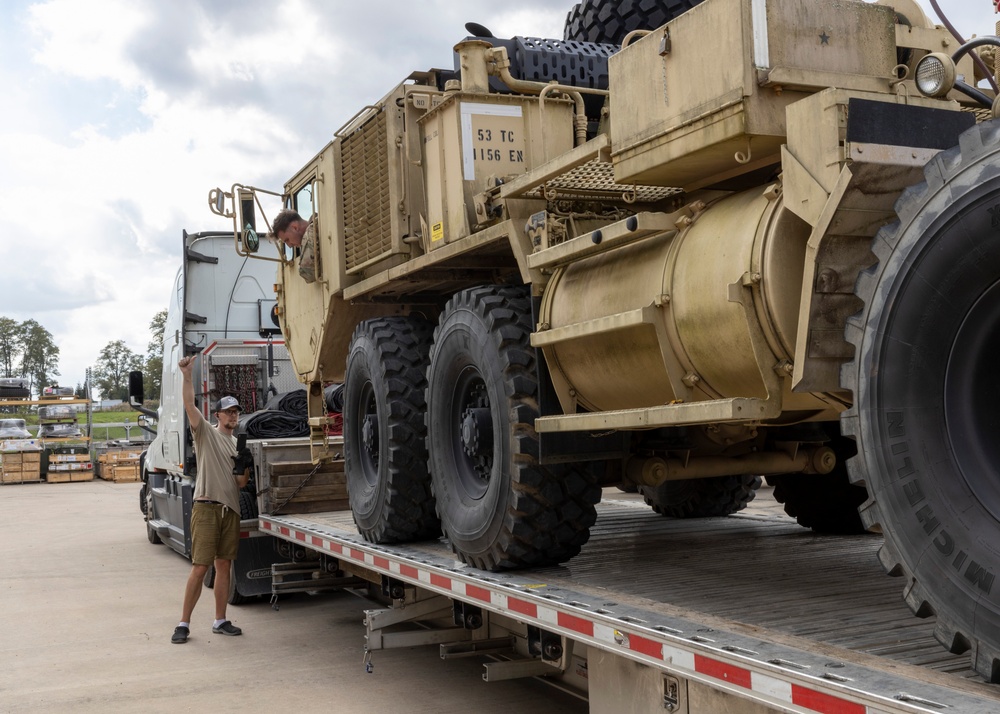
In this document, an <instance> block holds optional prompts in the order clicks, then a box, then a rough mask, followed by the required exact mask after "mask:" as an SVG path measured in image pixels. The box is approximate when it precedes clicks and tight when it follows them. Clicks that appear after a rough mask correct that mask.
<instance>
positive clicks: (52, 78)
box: [0, 0, 995, 386]
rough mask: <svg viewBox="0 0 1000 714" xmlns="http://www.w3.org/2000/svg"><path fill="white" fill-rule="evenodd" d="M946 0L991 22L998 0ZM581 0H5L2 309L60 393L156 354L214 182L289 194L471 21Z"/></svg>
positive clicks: (975, 21)
mask: <svg viewBox="0 0 1000 714" xmlns="http://www.w3.org/2000/svg"><path fill="white" fill-rule="evenodd" d="M920 2H921V5H922V6H923V7H924V8H925V9H927V10H928V11H929V12H932V11H930V4H929V2H928V0H920ZM940 4H941V6H942V9H943V10H944V11H945V12H947V13H949V17H950V18H951V19H952V21H953V23H954V24H956V25H957V26H958V29H959V30H960V31H962V32H963V33H965V34H966V35H971V34H979V35H983V34H989V33H990V32H992V31H993V28H994V21H995V15H994V14H993V9H992V4H991V0H940ZM571 5H572V2H570V1H569V0H505V1H504V2H502V3H497V2H487V1H486V0H461V1H459V0H422V1H420V2H410V1H405V2H404V1H403V0H363V1H361V2H358V1H352V2H345V1H344V0H241V1H240V2H236V1H235V0H49V1H47V2H29V1H26V0H0V86H2V87H3V88H4V107H3V108H2V110H0V236H2V237H0V266H2V267H0V271H2V272H0V274H2V275H3V276H4V278H3V280H2V282H0V296H2V297H0V300H2V302H0V316H5V317H10V318H13V319H15V320H19V321H21V320H26V319H29V318H33V319H35V320H37V321H38V322H39V323H41V324H42V325H43V326H44V327H46V328H47V329H48V330H49V331H50V332H51V333H52V334H53V336H54V337H55V341H56V344H58V345H59V347H60V349H61V358H60V371H61V378H60V382H61V383H62V384H64V385H69V386H72V385H75V384H76V383H77V382H81V381H82V380H83V375H84V371H85V369H86V367H87V366H89V365H92V364H93V363H94V362H95V361H96V360H97V357H98V354H99V352H100V350H101V348H102V347H103V346H104V345H105V344H107V343H108V342H109V341H112V340H117V339H121V340H124V341H125V342H126V343H127V344H128V345H129V346H130V347H131V348H132V349H133V350H135V351H136V352H140V353H141V352H144V351H145V348H146V344H147V342H148V341H149V332H148V326H149V321H150V319H151V318H152V317H153V315H154V314H155V313H156V312H157V311H159V310H161V309H163V308H164V307H166V304H167V298H168V294H169V291H170V288H171V285H172V283H173V279H174V275H175V273H176V272H177V268H178V266H179V260H180V247H181V230H182V229H187V230H189V231H198V230H225V229H227V228H228V227H229V224H228V222H227V221H225V220H223V219H221V218H218V217H216V216H213V215H212V214H211V213H210V212H209V210H208V206H207V193H208V190H209V189H210V188H212V187H215V186H223V187H229V186H231V185H232V184H234V183H237V182H238V183H244V184H250V185H256V186H261V187H268V188H274V189H280V187H281V186H282V184H283V183H284V181H285V179H287V178H289V177H290V176H291V175H292V174H293V173H294V172H295V171H296V170H297V169H298V168H299V167H300V166H302V165H303V164H304V163H305V162H306V161H307V160H308V159H309V158H310V157H311V156H313V155H314V154H315V153H316V151H318V150H319V149H320V148H321V147H322V146H323V145H324V144H325V143H326V142H327V141H329V139H330V138H331V137H332V134H333V132H334V131H335V130H336V129H337V128H338V127H340V126H341V125H342V124H343V123H344V122H345V121H346V120H347V119H348V118H350V117H351V116H352V115H353V114H354V113H355V111H357V110H358V109H359V108H360V107H362V106H364V105H365V104H368V103H371V102H374V101H376V100H378V99H379V98H380V97H381V96H382V95H383V94H385V92H387V91H388V90H389V89H390V88H391V87H392V86H394V85H395V84H397V83H398V82H400V81H402V80H403V78H405V77H406V75H408V74H409V73H410V72H411V71H413V70H423V69H429V68H431V67H450V66H451V63H452V57H451V47H452V46H453V45H454V43H455V42H456V41H457V40H459V39H461V38H462V37H463V36H464V35H465V34H466V33H465V31H464V28H463V26H464V24H465V22H467V21H470V20H471V21H476V22H479V23H481V24H484V25H486V26H487V27H489V28H490V29H492V30H493V32H494V34H496V35H497V36H511V35H533V36H546V37H561V36H562V28H563V24H564V21H565V17H566V12H567V10H568V9H569V8H570V7H571ZM932 17H933V14H932Z"/></svg>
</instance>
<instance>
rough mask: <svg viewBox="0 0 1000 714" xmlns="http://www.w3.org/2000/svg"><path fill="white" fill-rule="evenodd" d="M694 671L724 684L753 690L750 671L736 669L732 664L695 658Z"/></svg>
mask: <svg viewBox="0 0 1000 714" xmlns="http://www.w3.org/2000/svg"><path fill="white" fill-rule="evenodd" d="M694 671H695V672H701V673H702V674H707V675H709V676H710V677H715V678H716V679H721V680H722V681H723V682H729V683H730V684H737V685H739V686H741V687H746V688H747V689H751V688H752V687H751V682H750V670H749V669H743V668H742V667H734V666H733V665H731V664H726V663H725V662H720V661H719V660H717V659H711V658H709V657H705V656H703V655H699V654H696V655H695V656H694Z"/></svg>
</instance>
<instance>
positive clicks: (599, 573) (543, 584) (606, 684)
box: [260, 488, 1000, 714]
mask: <svg viewBox="0 0 1000 714" xmlns="http://www.w3.org/2000/svg"><path fill="white" fill-rule="evenodd" d="M762 491H763V492H762V493H761V494H759V495H758V498H757V501H756V502H755V503H754V504H751V508H749V509H748V510H747V511H745V512H743V513H740V514H736V515H733V516H729V517H727V518H715V519H698V520H675V519H668V518H664V517H662V516H660V515H658V514H656V513H654V512H652V511H651V510H650V509H649V508H647V507H646V506H645V505H644V504H643V503H642V502H641V499H638V497H634V496H630V495H626V494H623V493H619V492H617V491H615V490H614V489H610V490H606V491H605V496H606V497H605V500H604V501H603V502H602V503H601V504H600V505H599V516H598V520H597V524H596V527H595V528H594V530H593V532H592V535H591V538H590V541H589V542H588V543H587V545H586V546H585V547H584V549H583V552H582V553H581V555H580V556H579V557H577V558H574V559H573V560H572V561H571V562H570V563H568V564H567V565H565V566H559V567H548V568H536V569H532V570H525V571H514V572H505V573H491V572H486V571H481V570H477V569H475V568H471V567H469V566H467V565H465V564H463V563H461V561H459V560H458V559H457V558H456V557H455V556H454V555H453V554H452V553H451V550H450V548H449V547H448V544H447V543H446V542H445V541H444V540H443V539H442V540H438V541H427V542H422V543H416V544H408V545H374V544H371V543H368V542H366V541H364V540H363V539H362V538H361V537H360V536H359V535H358V534H357V531H356V529H355V527H354V524H353V522H352V520H351V514H350V511H343V512H328V513H315V514H294V515H286V516H269V515H262V516H261V517H260V527H261V529H262V530H263V531H265V532H269V533H271V534H273V535H274V536H276V537H278V538H280V539H283V540H286V541H290V542H292V543H295V544H298V545H300V546H302V547H303V548H305V549H307V550H309V551H313V553H318V554H319V555H320V556H321V558H322V559H323V560H324V562H325V564H326V569H327V570H343V571H346V572H348V573H350V574H352V575H355V576H358V577H361V578H363V579H364V580H365V581H367V582H368V583H369V584H370V586H371V590H372V592H374V593H375V594H376V595H377V594H379V593H380V594H381V600H382V604H384V605H386V606H387V607H386V608H385V609H378V610H371V611H368V613H367V616H366V622H365V624H366V627H367V645H366V650H367V652H366V653H365V654H366V657H369V658H370V657H371V654H372V652H374V651H377V650H379V649H386V648H390V647H410V646H415V645H420V644H438V645H440V646H441V654H442V657H445V658H448V657H453V656H466V655H476V654H480V655H493V656H494V657H495V658H496V659H495V661H491V662H489V663H487V664H486V665H485V671H484V675H483V677H484V679H485V680H486V681H495V680H498V679H506V678H512V677H521V676H546V677H547V678H548V679H551V680H553V681H556V682H559V683H560V684H561V686H563V687H565V688H568V689H569V690H570V691H576V692H579V693H580V694H581V696H586V697H587V698H588V699H589V702H590V709H591V711H592V712H607V711H614V712H616V714H630V713H632V712H654V711H668V712H687V713H688V714H709V713H711V714H720V713H721V712H727V713H729V712H732V713H737V712H738V713H739V714H744V713H750V712H752V713H754V714H756V713H757V712H769V711H782V712H822V713H823V714H876V713H878V714H883V713H889V712H893V713H895V712H900V713H903V712H907V713H912V712H948V713H949V714H958V713H959V712H962V713H966V712H967V713H968V714H986V713H989V712H1000V691H998V690H997V688H996V687H995V686H994V685H989V684H986V683H984V682H983V680H982V678H980V677H979V676H978V675H977V674H976V673H975V671H974V670H972V669H971V668H970V667H969V664H968V658H967V657H962V656H959V655H951V654H948V653H947V652H944V651H943V650H942V649H941V647H940V645H938V644H937V642H936V641H935V640H934V637H933V630H934V623H933V618H928V619H925V620H915V619H914V618H913V617H912V615H911V614H910V613H909V611H908V610H907V609H906V607H905V605H903V604H902V603H901V602H900V601H899V599H898V596H897V597H890V595H893V594H895V593H894V592H889V593H887V592H886V591H895V590H896V589H897V588H900V587H903V585H904V584H903V583H902V581H901V580H898V579H891V578H886V577H885V575H884V573H883V572H882V570H881V567H880V566H879V564H878V561H877V559H876V552H877V550H878V547H879V545H880V544H881V540H882V539H881V537H880V536H878V535H873V534H868V535H859V536H821V535H817V534H814V533H813V532H812V531H809V530H806V529H803V528H801V527H799V526H798V525H796V524H795V522H794V520H792V519H790V518H788V517H787V516H785V515H784V514H783V513H781V511H780V506H778V505H777V504H776V503H774V502H773V501H772V500H771V499H770V498H769V495H770V494H769V493H768V492H767V491H768V490H767V489H766V488H765V489H763V490H762ZM768 502H770V503H768ZM755 504H756V507H754V506H755ZM790 540H794V541H795V544H794V546H795V547H789V545H790V544H789V542H788V541H790ZM733 561H738V562H742V563H743V564H744V567H740V568H733V567H732V562H733ZM651 562H655V563H656V567H655V568H652V567H649V564H650V563H651ZM816 564H822V567H821V568H817V567H816ZM406 625H410V626H411V627H409V628H406V627H405V626H406ZM414 625H419V626H418V627H413V626H414ZM401 627H402V628H403V629H400V628H401Z"/></svg>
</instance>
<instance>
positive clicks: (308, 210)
mask: <svg viewBox="0 0 1000 714" xmlns="http://www.w3.org/2000/svg"><path fill="white" fill-rule="evenodd" d="M288 204H289V206H290V207H291V208H292V209H294V210H295V212H296V213H298V214H299V215H300V216H302V218H303V219H305V220H307V221H308V220H311V219H312V217H313V212H314V210H315V207H314V201H313V179H309V181H307V182H306V183H305V184H304V185H303V186H301V187H300V188H298V189H296V190H295V192H294V193H292V195H291V198H290V200H289V201H288ZM301 253H302V248H301V246H300V247H299V248H292V247H291V246H289V245H286V246H285V260H291V259H292V258H293V257H294V256H296V255H300V254H301Z"/></svg>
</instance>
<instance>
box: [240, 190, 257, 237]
mask: <svg viewBox="0 0 1000 714" xmlns="http://www.w3.org/2000/svg"><path fill="white" fill-rule="evenodd" d="M236 199H237V202H238V204H239V209H240V225H242V226H243V235H242V239H243V248H244V249H245V250H246V251H247V252H248V253H256V252H257V251H258V250H260V237H259V236H258V235H257V211H256V209H255V207H254V194H253V191H252V190H248V189H244V188H238V189H236Z"/></svg>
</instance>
